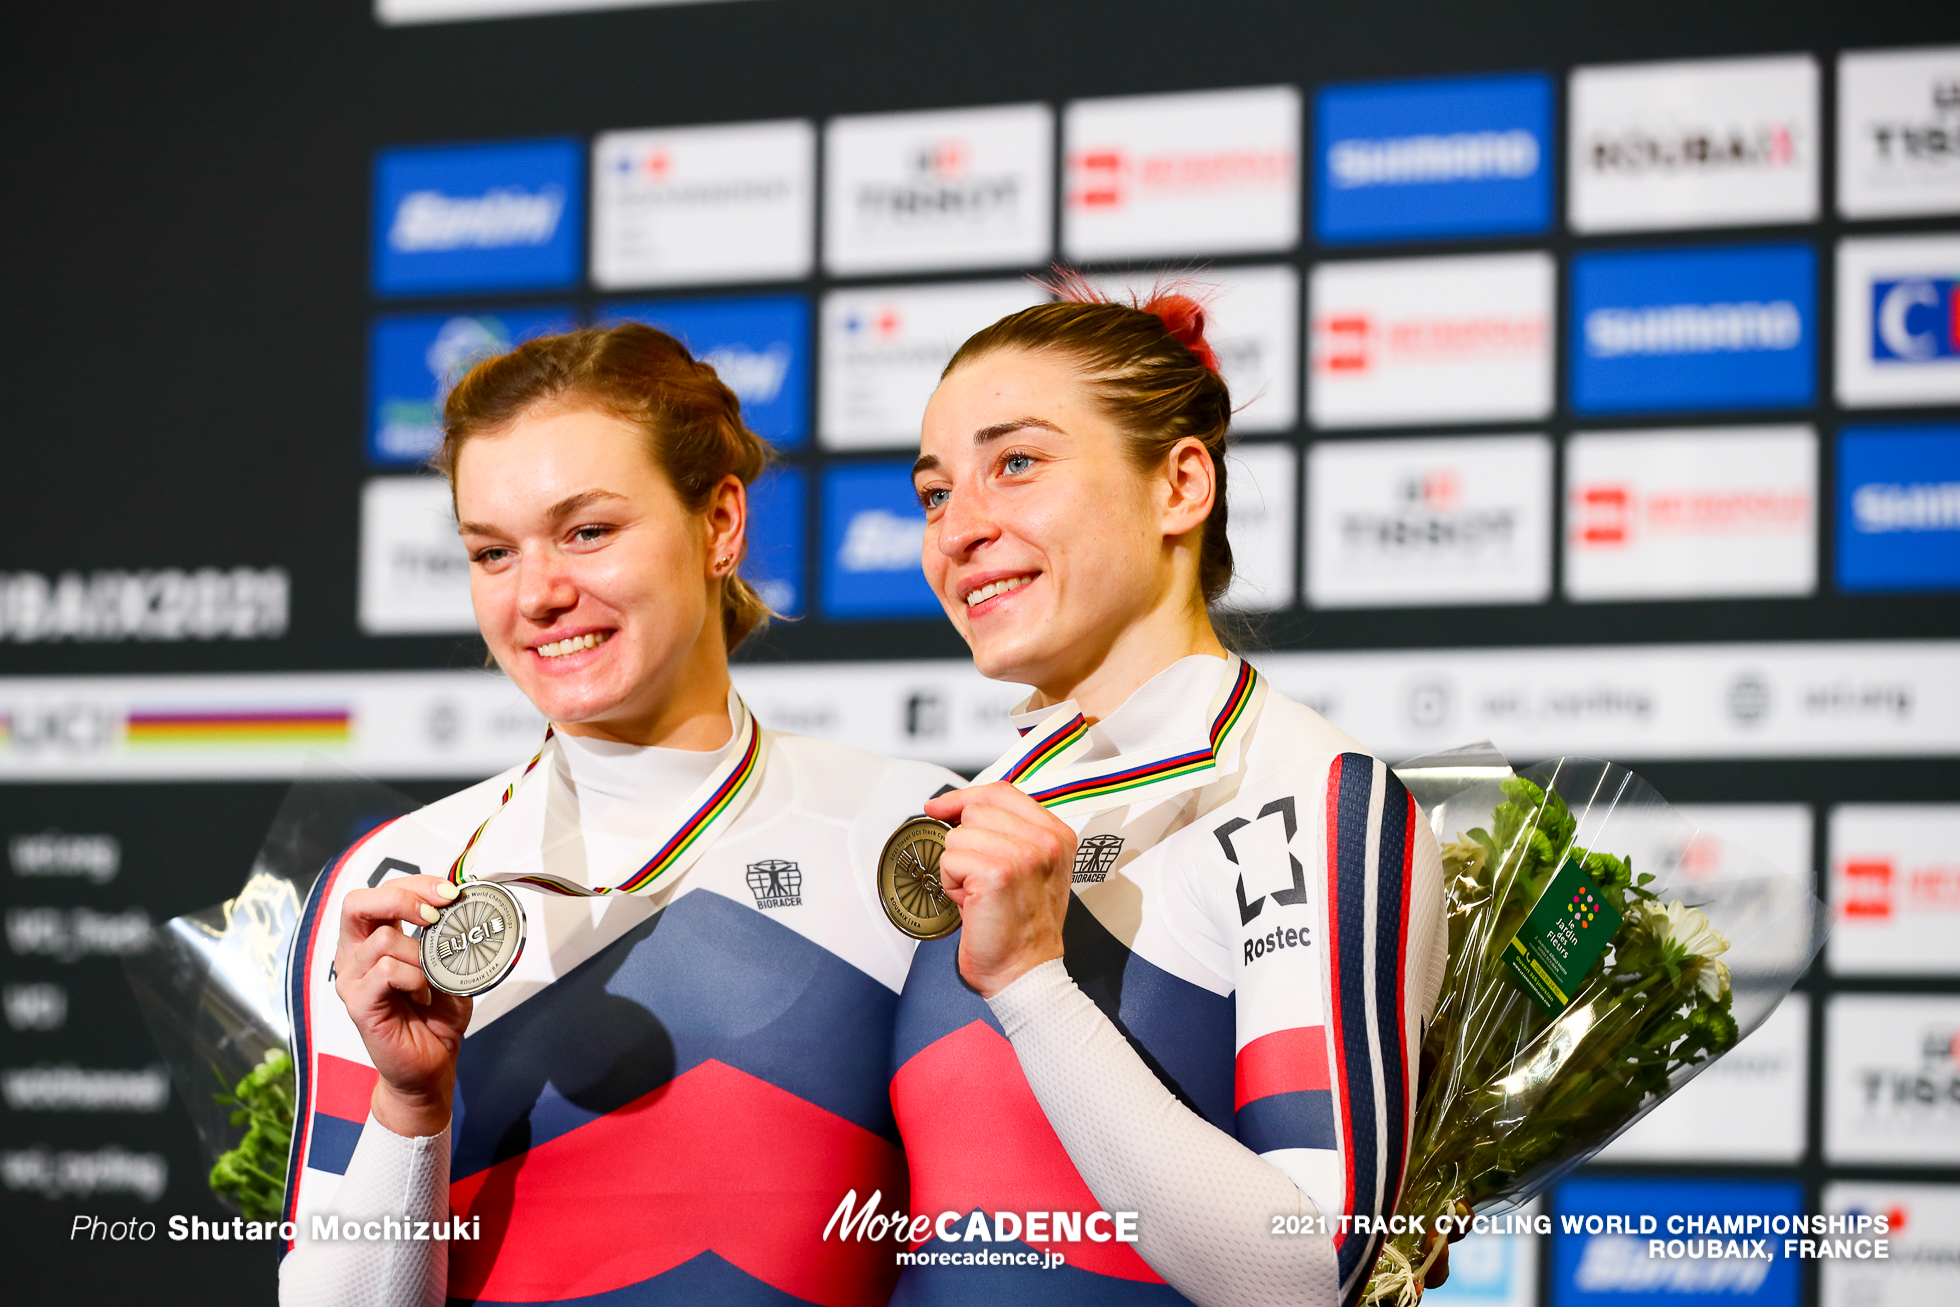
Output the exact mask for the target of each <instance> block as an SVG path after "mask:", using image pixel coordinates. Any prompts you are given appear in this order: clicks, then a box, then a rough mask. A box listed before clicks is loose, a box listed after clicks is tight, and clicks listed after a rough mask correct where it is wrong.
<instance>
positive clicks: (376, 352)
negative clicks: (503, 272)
mask: <svg viewBox="0 0 1960 1307" xmlns="http://www.w3.org/2000/svg"><path fill="white" fill-rule="evenodd" d="M573 325H574V319H573V316H572V310H571V309H569V308H552V309H516V310H512V311H510V312H497V313H421V314H413V315H401V316H394V317H385V318H377V319H376V320H375V322H374V325H373V326H372V327H371V328H369V330H368V436H367V451H368V462H369V463H371V464H373V465H374V466H375V467H419V466H421V465H422V464H424V463H427V462H428V461H429V457H430V456H431V455H432V454H434V453H435V452H436V446H437V445H439V444H440V443H442V427H441V424H440V419H441V416H442V401H443V397H444V396H445V395H447V394H448V393H449V387H450V386H452V385H453V384H455V382H456V379H457V378H458V377H460V376H462V375H463V373H464V372H466V371H468V370H469V366H470V365H471V364H472V363H475V362H477V361H479V360H481V359H486V358H489V357H490V356H491V355H493V354H501V353H503V352H504V351H505V350H507V349H509V348H510V347H511V346H513V345H516V344H518V343H520V342H522V341H526V340H529V339H531V338H532V337H533V336H546V335H550V334H551V333H553V332H559V331H570V330H571V329H572V327H573Z"/></svg>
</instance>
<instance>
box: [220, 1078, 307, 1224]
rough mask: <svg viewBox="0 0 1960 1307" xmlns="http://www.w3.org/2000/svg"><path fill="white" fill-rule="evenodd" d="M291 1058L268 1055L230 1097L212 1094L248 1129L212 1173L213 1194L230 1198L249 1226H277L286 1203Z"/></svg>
mask: <svg viewBox="0 0 1960 1307" xmlns="http://www.w3.org/2000/svg"><path fill="white" fill-rule="evenodd" d="M295 1092H296V1087H295V1085H294V1081H293V1059H292V1055H291V1054H289V1053H288V1052H286V1050H285V1049H283V1048H273V1049H268V1050H266V1055H265V1060H264V1061H262V1062H260V1063H259V1064H258V1065H257V1066H255V1067H253V1068H252V1070H251V1071H250V1072H248V1073H247V1074H246V1076H245V1078H244V1079H243V1080H240V1081H239V1082H238V1087H237V1088H236V1089H235V1090H233V1091H232V1092H231V1093H229V1094H213V1095H212V1097H213V1098H214V1099H216V1100H217V1101H218V1102H219V1103H222V1104H225V1105H227V1106H229V1107H230V1108H231V1109H232V1113H231V1123H232V1124H233V1125H242V1126H245V1127H246V1130H245V1138H244V1139H242V1140H240V1141H239V1144H238V1147H236V1148H234V1149H232V1150H231V1151H230V1152H228V1153H226V1154H225V1155H224V1156H222V1157H220V1158H219V1159H218V1161H217V1164H216V1165H215V1166H213V1167H212V1168H211V1191H212V1192H213V1193H215V1194H218V1195H220V1196H221V1197H227V1198H230V1199H231V1200H232V1201H233V1202H235V1203H237V1204H238V1210H239V1213H240V1214H241V1215H243V1216H244V1217H245V1219H246V1220H248V1221H276V1220H278V1219H279V1212H280V1209H281V1208H282V1207H283V1206H284V1205H285V1202H286V1154H287V1153H288V1152H290V1151H291V1149H292V1142H293V1101H294V1094H295Z"/></svg>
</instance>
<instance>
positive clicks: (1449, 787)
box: [1367, 746, 1826, 1307]
mask: <svg viewBox="0 0 1960 1307" xmlns="http://www.w3.org/2000/svg"><path fill="white" fill-rule="evenodd" d="M1397 770H1398V773H1399V774H1402V775H1404V776H1405V778H1406V779H1408V780H1409V782H1410V788H1411V790H1412V791H1413V792H1414V793H1415V794H1416V797H1417V799H1418V801H1419V802H1423V803H1424V805H1425V807H1427V808H1428V809H1429V813H1430V821H1431V824H1432V826H1433V828H1434V830H1435V832H1436V837H1437V839H1438V841H1439V842H1440V844H1441V845H1442V852H1443V871H1444V881H1445V896H1446V901H1447V911H1448V918H1449V941H1450V959H1449V968H1448V971H1447V973H1446V974H1445V977H1444V981H1443V987H1442V995H1441V998H1440V999H1439V1001H1438V1003H1437V1007H1436V1012H1435V1015H1434V1016H1433V1018H1432V1019H1431V1020H1430V1022H1429V1024H1428V1026H1427V1028H1426V1030H1425V1035H1424V1040H1423V1046H1422V1057H1421V1064H1422V1080H1421V1084H1420V1087H1419V1096H1418V1100H1417V1107H1416V1118H1415V1128H1414V1133H1413V1137H1412V1142H1411V1146H1410V1152H1409V1160H1408V1166H1407V1169H1406V1172H1405V1179H1404V1183H1403V1189H1402V1195H1401V1200H1400V1202H1399V1204H1398V1206H1397V1209H1396V1210H1397V1212H1398V1213H1400V1214H1402V1215H1405V1216H1410V1217H1421V1218H1423V1222H1424V1225H1425V1227H1426V1229H1427V1230H1429V1231H1434V1230H1435V1229H1436V1228H1437V1223H1438V1218H1441V1217H1445V1216H1462V1215H1465V1214H1467V1213H1469V1212H1472V1211H1474V1212H1476V1213H1479V1214H1492V1215H1496V1214H1502V1213H1504V1212H1508V1211H1512V1210H1514V1209H1516V1208H1518V1207H1521V1206H1523V1205H1524V1204H1526V1203H1528V1202H1530V1201H1531V1200H1532V1199H1533V1198H1534V1197H1536V1196H1537V1195H1538V1194H1540V1193H1542V1192H1543V1191H1544V1190H1546V1189H1547V1188H1549V1187H1550V1186H1551V1185H1552V1184H1553V1183H1555V1182H1556V1181H1557V1180H1559V1179H1560V1178H1561V1177H1563V1176H1565V1175H1566V1174H1568V1173H1569V1172H1571V1171H1572V1170H1573V1169H1575V1168H1576V1167H1578V1166H1580V1165H1582V1164H1583V1163H1585V1162H1586V1161H1587V1160H1588V1159H1590V1158H1591V1157H1593V1156H1594V1155H1595V1154H1596V1153H1598V1152H1599V1150H1600V1149H1602V1148H1604V1147H1605V1146H1606V1145H1607V1144H1608V1143H1610V1142H1611V1141H1612V1140H1613V1139H1614V1138H1615V1137H1617V1136H1618V1135H1619V1134H1621V1133H1622V1132H1623V1131H1625V1130H1626V1129H1627V1128H1628V1127H1630V1126H1632V1125H1633V1124H1634V1123H1635V1122H1636V1121H1638V1120H1639V1119H1640V1118H1641V1117H1643V1116H1645V1115H1646V1114H1647V1113H1648V1112H1650V1111H1652V1110H1653V1109H1654V1107H1656V1106H1657V1105H1658V1104H1659V1103H1660V1102H1661V1101H1662V1100H1663V1099H1665V1098H1666V1097H1667V1096H1668V1095H1669V1094H1672V1093H1675V1092H1676V1091H1678V1090H1679V1089H1680V1088H1681V1087H1682V1086H1683V1085H1685V1084H1687V1082H1688V1081H1689V1080H1691V1079H1693V1078H1694V1077H1695V1076H1696V1075H1698V1074H1699V1073H1700V1072H1702V1071H1703V1070H1705V1069H1706V1068H1707V1067H1708V1066H1709V1064H1710V1063H1712V1062H1713V1061H1714V1060H1715V1059H1716V1058H1718V1057H1720V1056H1721V1055H1722V1054H1723V1053H1725V1052H1727V1051H1728V1050H1729V1049H1731V1048H1733V1047H1734V1046H1735V1044H1736V1043H1737V1042H1738V1041H1739V1040H1741V1039H1742V1038H1743V1037H1745V1036H1746V1035H1748V1034H1749V1033H1750V1032H1751V1031H1753V1030H1754V1029H1755V1028H1756V1027H1757V1026H1759V1025H1761V1024H1762V1023H1763V1021H1764V1020H1765V1019H1766V1018H1767V1017H1768V1016H1769V1014H1770V1013H1771V1012H1772V1011H1773V1010H1774V1009H1775V1007H1776V1005H1777V1004H1778V1003H1780V1002H1781V1001H1782V1000H1783V997H1784V995H1786V994H1788V993H1789V992H1790V990H1791V988H1792V987H1793V986H1794V985H1795V984H1796V982H1797V979H1798V978H1799V976H1801V974H1802V973H1803V971H1804V969H1805V968H1806V967H1808V966H1809V965H1810V961H1811V959H1812V958H1813V957H1814V956H1815V954H1816V952H1817V949H1818V948H1819V947H1820V946H1821V944H1822V942H1823V934H1824V927H1825V922H1826V916H1825V912H1824V909H1823V905H1822V904H1821V903H1819V902H1818V900H1817V899H1816V897H1815V895H1813V894H1812V893H1811V890H1810V885H1809V880H1808V877H1807V876H1805V877H1802V878H1799V877H1798V876H1795V875H1791V874H1788V873H1787V872H1785V871H1783V870H1779V869H1778V868H1776V867H1774V866H1772V865H1770V864H1769V863H1768V862H1767V861H1766V860H1765V859H1763V858H1761V857H1760V856H1758V855H1756V854H1754V853H1752V852H1750V851H1748V850H1746V849H1743V848H1741V847H1740V846H1737V845H1734V844H1730V843H1725V842H1724V841H1722V840H1720V839H1719V838H1717V837H1715V836H1712V835H1709V834H1707V833H1706V832H1702V831H1698V830H1696V829H1695V828H1694V827H1693V826H1692V825H1691V824H1690V823H1689V822H1688V821H1687V820H1685V819H1684V818H1683V817H1682V816H1681V815H1680V814H1679V813H1678V812H1676V811H1675V810H1674V809H1673V808H1672V807H1670V806H1669V805H1668V804H1667V803H1666V801H1664V800H1663V799H1662V798H1661V796H1660V795H1659V794H1657V793H1656V792H1655V791H1654V789H1653V788H1652V787H1651V786H1649V785H1648V784H1647V783H1646V782H1645V781H1643V780H1641V778H1640V777H1638V776H1636V775H1635V774H1634V773H1632V772H1631V771H1628V770H1627V769H1626V768H1625V767H1622V766H1619V765H1618V764H1615V763H1610V762H1602V761H1599V760H1597V759H1591V758H1557V759H1554V760H1552V761H1550V762H1546V763H1542V764H1540V765H1538V766H1535V767H1531V768H1528V769H1526V770H1524V771H1523V772H1521V773H1517V774H1512V773H1511V772H1510V769H1509V768H1508V767H1506V766H1505V765H1504V764H1503V760H1502V758H1501V756H1499V755H1497V754H1496V753H1495V751H1494V750H1491V749H1490V748H1489V746H1473V747H1472V748H1471V749H1469V750H1458V751H1452V753H1451V754H1448V755H1436V756H1433V757H1432V758H1429V759H1423V760H1417V761H1416V762H1415V763H1412V764H1407V765H1405V768H1398V769H1397ZM1568 868H1576V869H1575V870H1570V871H1568ZM1561 873H1565V874H1564V875H1563V876H1562V875H1561ZM1555 880H1557V881H1559V887H1558V888H1559V890H1560V891H1561V892H1560V893H1559V895H1558V896H1557V899H1558V901H1557V902H1551V903H1548V910H1551V911H1556V912H1558V913H1563V914H1567V915H1569V916H1570V917H1571V920H1572V927H1571V928H1568V929H1567V930H1566V934H1567V935H1582V934H1584V929H1583V928H1582V923H1584V922H1586V921H1591V922H1592V923H1593V927H1594V928H1610V931H1611V933H1610V935H1609V936H1607V937H1606V938H1607V939H1608V942H1607V943H1606V945H1605V948H1604V951H1603V952H1601V953H1600V954H1599V955H1598V957H1597V959H1596V960H1594V961H1592V962H1591V963H1590V965H1589V966H1587V967H1586V968H1585V970H1584V971H1583V973H1577V972H1575V973H1574V975H1573V976H1572V977H1571V985H1570V988H1569V989H1563V988H1560V987H1556V986H1555V987H1553V988H1552V989H1551V991H1550V993H1547V991H1546V989H1545V988H1544V987H1543V982H1542V980H1540V981H1538V982H1536V983H1537V984H1538V986H1539V992H1538V994H1537V995H1534V993H1533V992H1532V989H1531V987H1529V986H1528V985H1527V984H1526V983H1525V982H1524V981H1522V980H1521V979H1520V978H1519V976H1518V975H1517V974H1516V973H1515V972H1514V969H1513V965H1512V962H1516V961H1518V960H1519V959H1520V958H1521V957H1522V956H1523V955H1522V952H1521V945H1518V944H1514V943H1513V941H1514V940H1518V939H1520V938H1521V932H1523V937H1524V938H1527V939H1528V938H1530V937H1532V936H1533V933H1534V932H1535V931H1537V930H1538V928H1539V924H1540V923H1542V922H1543V921H1545V920H1547V919H1548V918H1547V917H1545V916H1544V915H1543V914H1540V915H1538V916H1535V917H1534V915H1533V910H1534V909H1535V908H1537V907H1538V906H1539V905H1540V902H1541V900H1544V899H1546V895H1547V890H1548V888H1549V887H1551V886H1552V884H1553V882H1554V881H1555ZM1574 885H1577V886H1579V889H1578V890H1577V891H1574V890H1573V886H1574ZM1528 923H1530V925H1529V927H1528ZM1507 955H1509V957H1510V959H1511V961H1510V962H1507ZM1575 956H1579V957H1583V956H1584V953H1583V951H1580V952H1579V953H1577V954H1576V955H1575ZM1539 974H1540V976H1542V975H1543V973H1542V972H1541V973H1539ZM1561 998H1562V999H1563V1000H1564V1002H1563V1003H1562V1005H1561V1004H1560V1003H1559V1002H1558V1000H1559V999H1561ZM1437 1247H1438V1242H1436V1241H1434V1237H1433V1235H1430V1234H1415V1233H1410V1234H1403V1235H1397V1236H1394V1237H1393V1238H1392V1239H1390V1240H1389V1241H1388V1243H1387V1244H1386V1246H1385V1248H1384V1251H1383V1255H1382V1259H1381V1261H1380V1262H1379V1263H1378V1264H1377V1266H1376V1269H1375V1275H1374V1279H1373V1281H1372V1282H1371V1283H1370V1286H1369V1292H1368V1299H1367V1301H1369V1302H1370V1303H1373V1304H1396V1305H1397V1307H1407V1305H1408V1304H1412V1303H1414V1302H1415V1301H1416V1300H1417V1299H1418V1298H1419V1297H1420V1295H1421V1285H1422V1279H1423V1272H1424V1270H1425V1269H1426V1266H1427V1259H1428V1258H1429V1257H1431V1256H1432V1255H1433V1252H1434V1250H1435V1249H1436V1248H1437Z"/></svg>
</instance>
